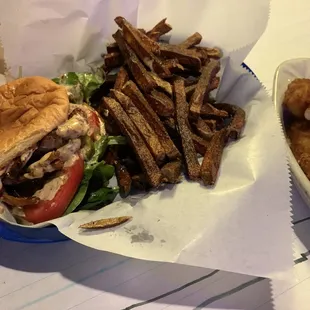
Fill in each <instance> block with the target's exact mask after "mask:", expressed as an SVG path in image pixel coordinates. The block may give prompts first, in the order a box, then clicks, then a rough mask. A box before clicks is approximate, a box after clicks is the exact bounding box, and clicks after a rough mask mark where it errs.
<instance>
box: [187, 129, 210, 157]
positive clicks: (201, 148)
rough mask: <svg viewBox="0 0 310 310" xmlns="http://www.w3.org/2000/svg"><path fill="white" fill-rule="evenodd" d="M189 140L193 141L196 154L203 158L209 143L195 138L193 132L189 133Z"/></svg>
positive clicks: (197, 137)
mask: <svg viewBox="0 0 310 310" xmlns="http://www.w3.org/2000/svg"><path fill="white" fill-rule="evenodd" d="M191 138H192V140H193V143H194V146H195V150H196V152H197V153H198V154H200V155H201V156H204V155H205V154H206V151H207V149H208V146H209V142H208V141H206V140H204V139H203V138H201V137H199V136H197V135H196V134H194V133H193V132H192V133H191Z"/></svg>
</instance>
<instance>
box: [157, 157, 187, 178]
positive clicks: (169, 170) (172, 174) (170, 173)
mask: <svg viewBox="0 0 310 310" xmlns="http://www.w3.org/2000/svg"><path fill="white" fill-rule="evenodd" d="M181 166H182V165H181V161H179V160H178V161H173V162H170V163H167V164H165V165H164V166H163V167H162V168H161V173H162V174H163V176H164V181H165V182H167V183H172V184H175V183H178V182H180V180H181Z"/></svg>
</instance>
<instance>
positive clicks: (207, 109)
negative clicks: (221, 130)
mask: <svg viewBox="0 0 310 310" xmlns="http://www.w3.org/2000/svg"><path fill="white" fill-rule="evenodd" d="M218 107H220V106H218ZM200 115H201V117H222V118H225V117H228V115H229V114H228V112H227V111H225V110H219V109H217V108H216V107H215V106H214V105H212V104H210V103H204V104H203V105H202V107H201V110H200Z"/></svg>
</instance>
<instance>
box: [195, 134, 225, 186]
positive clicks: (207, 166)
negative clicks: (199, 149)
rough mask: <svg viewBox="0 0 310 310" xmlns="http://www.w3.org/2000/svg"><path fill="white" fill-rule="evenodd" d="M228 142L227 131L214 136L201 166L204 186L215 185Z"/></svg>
mask: <svg viewBox="0 0 310 310" xmlns="http://www.w3.org/2000/svg"><path fill="white" fill-rule="evenodd" d="M226 142H227V130H226V129H222V130H220V131H218V132H216V133H215V134H214V136H213V138H212V140H211V142H210V144H209V146H208V149H207V151H206V154H205V156H204V158H203V161H202V164H201V171H200V172H201V179H202V181H203V184H204V185H214V184H215V182H216V179H217V176H218V171H219V168H220V164H221V160H222V154H223V150H224V147H225V144H226Z"/></svg>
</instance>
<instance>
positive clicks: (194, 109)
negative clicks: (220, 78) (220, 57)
mask: <svg viewBox="0 0 310 310" xmlns="http://www.w3.org/2000/svg"><path fill="white" fill-rule="evenodd" d="M219 70H220V63H219V61H217V60H213V59H211V60H210V62H208V63H207V64H206V65H205V66H204V67H203V68H202V74H201V77H200V78H199V81H198V84H197V87H196V88H195V91H194V94H193V95H192V97H191V101H190V112H191V116H192V117H193V118H196V119H197V118H198V117H199V115H200V110H201V107H202V104H203V100H204V98H205V96H206V94H208V93H209V91H210V82H211V81H212V79H213V78H214V77H215V75H216V74H217V73H218V71H219Z"/></svg>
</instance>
